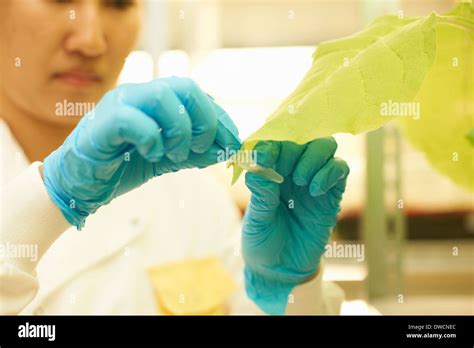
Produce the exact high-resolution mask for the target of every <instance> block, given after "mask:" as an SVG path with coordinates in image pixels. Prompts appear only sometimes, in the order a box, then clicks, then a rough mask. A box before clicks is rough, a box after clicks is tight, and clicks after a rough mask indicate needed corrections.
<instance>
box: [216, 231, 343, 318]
mask: <svg viewBox="0 0 474 348" xmlns="http://www.w3.org/2000/svg"><path fill="white" fill-rule="evenodd" d="M234 228H235V227H234ZM238 228H239V231H238V232H237V233H234V235H233V238H231V239H229V244H228V245H227V246H226V248H225V250H224V251H223V252H222V255H227V257H225V258H224V257H223V259H224V260H226V262H225V265H226V268H227V270H229V271H230V273H231V276H232V278H233V279H234V281H235V282H236V284H237V291H236V293H235V294H234V296H233V297H232V298H231V300H230V303H229V311H230V314H236V315H248V314H259V315H264V314H265V313H264V312H262V311H261V310H260V309H259V308H258V307H257V305H256V304H255V303H253V301H252V300H250V299H249V298H248V297H247V294H246V293H245V284H244V279H243V267H244V262H243V259H242V256H241V252H240V236H241V228H242V226H241V224H239V227H238ZM229 255H233V257H229ZM321 265H323V262H321ZM323 273H324V266H322V267H321V268H320V271H319V273H318V275H317V276H316V277H314V278H313V279H311V280H310V281H308V282H306V283H304V284H301V285H298V286H296V287H295V288H294V289H293V291H292V292H291V294H290V296H288V305H287V307H286V314H287V315H338V314H340V312H341V305H342V302H343V301H344V291H343V290H342V289H341V288H340V287H339V286H338V285H337V284H335V283H331V282H325V281H323V279H322V278H323Z"/></svg>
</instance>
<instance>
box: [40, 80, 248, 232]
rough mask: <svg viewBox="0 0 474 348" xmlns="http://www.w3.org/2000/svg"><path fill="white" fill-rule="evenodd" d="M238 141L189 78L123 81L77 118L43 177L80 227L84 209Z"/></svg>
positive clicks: (216, 156)
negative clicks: (92, 107) (89, 111)
mask: <svg viewBox="0 0 474 348" xmlns="http://www.w3.org/2000/svg"><path fill="white" fill-rule="evenodd" d="M240 145H241V141H240V139H239V138H238V131H237V128H236V127H235V125H234V124H233V122H232V121H231V119H230V118H229V116H228V115H227V114H226V112H225V111H224V110H223V109H222V108H220V107H219V106H218V105H217V104H216V103H215V102H214V101H213V99H212V98H210V97H209V96H208V95H207V94H205V93H204V92H203V91H202V90H201V89H200V88H199V87H198V86H197V85H196V84H195V83H194V82H193V81H191V80H189V79H185V78H176V77H172V78H167V79H158V80H154V81H151V82H149V83H145V84H126V85H122V86H120V87H118V88H116V89H114V90H112V91H110V92H108V93H107V94H106V95H105V96H104V97H103V98H102V100H101V101H100V102H99V103H98V105H97V107H96V108H95V110H93V111H92V113H89V114H86V115H84V116H83V117H82V119H81V120H80V122H79V123H78V125H77V127H76V128H75V129H74V130H73V132H72V133H71V134H70V135H69V136H68V138H67V139H66V140H65V142H64V144H63V145H61V146H60V147H59V148H58V149H57V150H56V151H54V152H53V153H51V154H50V155H49V156H48V157H47V158H46V159H45V160H44V165H43V177H44V182H45V186H46V189H47V191H48V193H49V195H50V196H51V198H52V199H53V201H54V202H55V204H56V205H57V206H58V207H59V208H60V209H61V211H62V213H63V215H64V216H65V218H66V219H67V220H68V221H69V222H70V223H71V224H72V225H74V226H76V227H77V228H78V229H80V228H82V227H83V225H84V222H85V219H86V218H87V216H88V215H89V214H92V213H94V212H95V211H96V210H97V209H98V208H99V207H101V206H103V205H105V204H107V203H109V202H110V201H111V200H112V199H113V198H115V197H117V196H119V195H121V194H124V193H125V192H128V191H130V190H132V189H134V188H136V187H138V186H140V185H142V184H144V183H145V182H147V181H148V180H149V179H151V178H153V177H156V176H159V175H162V174H165V173H170V172H175V171H178V170H181V169H185V168H203V167H207V166H209V165H212V164H214V163H217V162H218V160H224V159H225V158H224V156H222V154H223V153H229V152H230V151H231V150H234V151H235V150H238V149H239V148H240ZM226 148H227V152H225V151H226ZM223 151H224V152H223Z"/></svg>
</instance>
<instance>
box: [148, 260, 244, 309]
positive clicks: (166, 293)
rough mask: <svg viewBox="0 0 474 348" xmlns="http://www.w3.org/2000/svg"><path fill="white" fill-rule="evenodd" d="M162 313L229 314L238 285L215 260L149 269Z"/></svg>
mask: <svg viewBox="0 0 474 348" xmlns="http://www.w3.org/2000/svg"><path fill="white" fill-rule="evenodd" d="M148 274H149V276H150V279H151V282H152V284H153V286H154V289H155V297H156V302H157V304H158V307H159V310H160V312H161V313H163V314H171V315H218V314H226V307H225V304H226V301H227V300H228V299H229V297H230V296H231V295H232V293H233V292H234V290H235V288H236V285H235V283H234V281H233V280H232V278H231V277H230V276H229V274H228V273H227V272H226V270H225V269H224V267H223V266H222V264H221V262H220V261H219V260H218V259H217V258H216V257H207V258H202V259H189V260H184V261H178V262H172V263H167V264H165V265H160V266H157V267H152V268H150V269H148Z"/></svg>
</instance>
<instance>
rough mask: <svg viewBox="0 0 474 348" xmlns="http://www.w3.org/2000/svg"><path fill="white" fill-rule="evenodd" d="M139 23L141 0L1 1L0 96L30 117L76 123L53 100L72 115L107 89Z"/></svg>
mask: <svg viewBox="0 0 474 348" xmlns="http://www.w3.org/2000/svg"><path fill="white" fill-rule="evenodd" d="M140 22H141V1H140V0H1V1H0V46H1V50H0V76H1V77H2V82H1V89H2V90H1V93H2V94H3V96H2V98H7V99H9V101H10V102H12V103H14V104H15V105H16V106H17V107H19V108H20V109H22V110H23V111H24V112H27V113H28V114H30V115H32V117H36V118H40V119H42V120H44V121H49V122H52V123H55V124H74V123H76V122H77V121H78V120H79V117H64V116H66V115H71V112H63V113H62V114H61V113H59V114H58V112H57V111H58V110H66V109H64V108H62V109H61V108H58V107H59V104H58V103H60V104H62V105H63V106H64V105H68V107H69V106H70V105H76V106H78V107H77V108H76V109H71V108H69V109H68V110H69V111H74V110H79V109H80V108H79V106H80V105H83V106H86V105H91V104H92V103H97V102H98V101H99V99H100V98H101V97H102V96H103V94H104V93H105V92H107V91H108V90H110V89H111V88H113V87H114V85H115V83H116V80H117V77H118V75H119V73H120V71H121V69H122V66H123V63H124V61H125V58H126V57H127V55H128V54H129V53H130V51H131V50H132V49H133V48H134V46H135V44H136V40H137V38H138V35H139V30H140ZM84 103H88V104H84ZM76 116H81V115H76Z"/></svg>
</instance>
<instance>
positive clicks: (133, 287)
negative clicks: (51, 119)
mask: <svg viewBox="0 0 474 348" xmlns="http://www.w3.org/2000/svg"><path fill="white" fill-rule="evenodd" d="M0 134H1V140H2V146H1V152H0V153H1V156H2V157H1V159H0V160H1V166H2V168H1V184H2V190H1V193H2V206H0V210H1V237H0V242H1V243H3V245H4V246H6V245H14V244H17V245H18V244H31V245H38V251H39V254H40V255H39V256H41V255H42V254H44V255H43V256H42V258H41V259H39V260H34V259H32V257H30V258H29V259H28V258H18V257H17V258H15V257H10V256H11V255H9V254H8V253H7V254H5V253H3V254H4V255H1V256H0V257H1V258H0V313H2V314H15V313H22V314H159V313H158V309H157V305H156V303H155V296H154V292H153V287H152V284H151V282H150V280H149V278H148V275H147V273H146V268H147V267H150V266H156V265H159V264H162V263H166V262H169V261H176V260H183V259H189V258H192V257H205V256H217V257H218V258H219V259H220V260H221V261H222V263H223V265H224V266H225V268H226V270H227V271H228V272H229V274H230V275H231V277H232V278H233V280H234V281H235V282H236V284H237V285H238V291H236V293H235V294H234V295H233V296H232V297H231V298H230V299H229V300H228V303H227V305H228V308H229V313H231V314H254V313H258V314H261V312H260V311H259V310H258V309H257V307H256V306H255V304H253V303H252V302H251V301H250V300H249V299H248V298H247V297H246V296H245V291H244V288H243V276H242V267H243V261H242V257H241V254H240V231H241V222H240V216H239V213H238V211H237V210H236V207H235V206H234V204H233V202H232V200H231V198H230V196H229V195H228V194H227V191H226V190H225V188H224V187H221V186H220V184H219V183H218V182H217V181H216V180H215V179H214V178H213V176H212V175H211V174H210V173H209V172H207V171H206V170H183V171H180V172H178V173H174V174H167V175H164V176H161V177H159V178H156V179H153V180H151V181H149V182H148V183H146V184H145V185H143V186H142V187H140V188H138V189H136V190H133V191H132V192H129V193H127V194H126V195H123V196H121V197H119V198H117V199H115V200H113V201H112V202H111V203H110V204H109V205H107V206H104V207H102V208H100V209H99V211H98V212H97V213H96V214H94V215H91V216H89V218H88V219H87V221H86V225H85V227H84V228H83V230H81V231H77V230H76V229H75V228H73V227H71V226H70V225H68V223H67V221H66V220H65V219H64V217H63V216H62V214H61V212H60V211H59V209H58V208H57V207H56V206H55V205H54V204H53V202H52V201H51V199H50V198H49V196H48V194H47V192H46V190H45V187H44V185H43V182H42V179H41V177H40V174H39V172H38V166H39V165H40V164H41V163H40V162H35V163H33V164H30V163H29V162H28V160H27V158H26V156H25V155H24V153H23V151H22V149H21V147H20V146H19V144H18V143H17V142H16V140H15V139H14V137H13V136H12V134H11V132H10V131H9V129H8V126H7V125H6V123H5V122H4V121H3V120H0ZM38 136H41V135H38ZM5 250H6V249H5ZM320 273H322V272H320ZM196 286H206V285H205V284H196ZM292 294H293V296H292V301H291V302H292V303H290V304H288V307H287V313H288V314H298V313H299V314H337V313H339V310H340V305H341V302H342V298H343V293H342V290H340V288H338V287H337V286H336V285H335V284H332V283H325V282H322V280H321V274H320V275H318V276H317V277H316V278H315V279H313V280H312V281H310V282H308V283H306V284H304V285H300V286H298V287H296V288H295V289H294V290H293V293H292Z"/></svg>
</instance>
